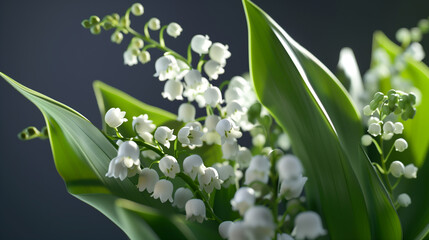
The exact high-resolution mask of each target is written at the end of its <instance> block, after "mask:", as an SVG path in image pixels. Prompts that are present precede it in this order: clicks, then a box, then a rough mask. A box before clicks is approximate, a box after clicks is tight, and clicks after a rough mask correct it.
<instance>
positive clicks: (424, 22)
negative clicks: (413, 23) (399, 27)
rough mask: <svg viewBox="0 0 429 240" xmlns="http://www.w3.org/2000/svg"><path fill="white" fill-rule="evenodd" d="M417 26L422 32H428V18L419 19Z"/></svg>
mask: <svg viewBox="0 0 429 240" xmlns="http://www.w3.org/2000/svg"><path fill="white" fill-rule="evenodd" d="M417 26H418V27H419V28H420V31H422V33H427V32H429V20H428V19H422V20H420V21H419V23H418V24H417Z"/></svg>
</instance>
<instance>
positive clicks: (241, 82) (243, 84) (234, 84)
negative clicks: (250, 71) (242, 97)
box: [228, 76, 251, 90]
mask: <svg viewBox="0 0 429 240" xmlns="http://www.w3.org/2000/svg"><path fill="white" fill-rule="evenodd" d="M228 88H239V89H243V90H250V89H251V85H250V82H249V81H247V80H246V79H245V78H243V77H241V76H234V77H232V78H231V81H230V82H229V84H228Z"/></svg>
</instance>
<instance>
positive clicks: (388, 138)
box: [381, 133, 393, 141]
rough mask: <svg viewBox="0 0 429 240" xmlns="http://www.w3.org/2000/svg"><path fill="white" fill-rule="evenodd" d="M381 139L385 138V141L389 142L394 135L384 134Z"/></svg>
mask: <svg viewBox="0 0 429 240" xmlns="http://www.w3.org/2000/svg"><path fill="white" fill-rule="evenodd" d="M381 137H382V138H383V140H386V141H389V140H390V139H392V137H393V133H383V134H382V135H381Z"/></svg>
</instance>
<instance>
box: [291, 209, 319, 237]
mask: <svg viewBox="0 0 429 240" xmlns="http://www.w3.org/2000/svg"><path fill="white" fill-rule="evenodd" d="M325 234H326V230H325V229H323V226H322V220H321V219H320V216H319V214H317V213H315V212H312V211H307V212H301V213H299V214H298V215H297V216H296V218H295V227H294V229H293V231H292V234H291V235H292V236H293V237H295V238H296V239H306V238H308V239H315V238H317V237H319V236H323V235H325Z"/></svg>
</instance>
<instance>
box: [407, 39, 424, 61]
mask: <svg viewBox="0 0 429 240" xmlns="http://www.w3.org/2000/svg"><path fill="white" fill-rule="evenodd" d="M404 54H406V55H408V56H411V57H412V58H413V59H414V60H416V61H421V60H423V59H424V58H425V51H424V49H423V47H422V45H421V44H420V43H418V42H413V43H411V44H410V46H409V47H408V48H407V49H406V50H405V52H404Z"/></svg>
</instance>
